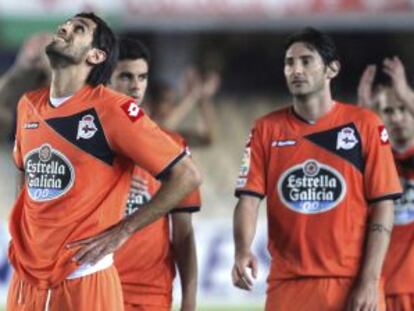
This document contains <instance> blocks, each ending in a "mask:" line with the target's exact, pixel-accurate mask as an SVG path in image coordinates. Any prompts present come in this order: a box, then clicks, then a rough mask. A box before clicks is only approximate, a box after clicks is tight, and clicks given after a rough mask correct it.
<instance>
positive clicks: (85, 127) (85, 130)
mask: <svg viewBox="0 0 414 311" xmlns="http://www.w3.org/2000/svg"><path fill="white" fill-rule="evenodd" d="M94 120H95V118H94V117H93V116H92V115H90V114H88V115H86V116H83V117H82V119H81V120H80V121H79V125H78V134H77V135H76V140H79V139H81V138H83V139H89V138H92V137H93V135H95V133H96V132H97V131H98V128H97V127H96V125H95V123H94V122H93V121H94Z"/></svg>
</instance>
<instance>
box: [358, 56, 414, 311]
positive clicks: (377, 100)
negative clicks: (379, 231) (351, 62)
mask: <svg viewBox="0 0 414 311" xmlns="http://www.w3.org/2000/svg"><path fill="white" fill-rule="evenodd" d="M382 71H383V72H385V73H386V74H387V75H388V77H390V78H391V83H390V84H389V83H386V82H385V83H383V84H382V85H378V86H376V87H373V84H374V83H373V82H374V78H375V75H376V66H375V65H370V66H368V67H367V68H366V70H365V71H364V73H363V75H362V76H361V80H360V83H359V88H358V98H359V101H358V102H359V104H361V105H363V106H365V107H367V108H370V109H373V110H374V111H376V112H378V114H379V115H380V117H381V118H382V120H384V123H385V126H386V127H387V129H388V131H389V133H390V140H391V146H392V149H393V153H394V158H395V163H396V165H397V168H398V173H399V175H400V179H401V182H402V184H403V190H404V192H403V195H402V197H401V198H400V199H398V200H397V201H395V213H394V229H393V232H392V235H391V241H390V247H389V250H388V255H387V257H386V258H385V262H384V270H383V272H384V278H385V298H386V304H387V311H400V310H403V311H410V310H414V265H413V263H414V197H413V193H414V109H413V108H414V92H413V91H412V89H411V88H410V86H409V84H408V82H407V79H406V75H405V69H404V65H403V64H402V62H401V61H400V59H399V58H398V57H393V58H387V59H385V60H384V62H383V68H382Z"/></svg>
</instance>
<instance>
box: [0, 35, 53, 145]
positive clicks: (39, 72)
mask: <svg viewBox="0 0 414 311" xmlns="http://www.w3.org/2000/svg"><path fill="white" fill-rule="evenodd" d="M50 40H51V34H49V33H39V34H35V35H33V36H31V37H30V38H29V39H27V40H26V41H25V42H24V43H23V45H22V47H21V48H20V51H19V52H18V54H17V56H16V61H15V63H14V64H13V65H12V66H11V67H10V69H9V70H8V71H7V72H6V73H5V74H4V75H3V76H2V77H1V78H0V141H4V140H5V139H6V137H7V136H8V135H9V134H10V132H11V128H12V125H13V121H14V112H15V110H16V105H17V102H18V101H19V99H20V97H21V96H22V95H23V93H25V92H27V91H30V90H34V89H38V88H40V87H42V86H45V85H47V84H48V83H49V81H50V68H49V62H48V60H47V58H46V54H45V47H46V45H47V44H48V43H49V42H50Z"/></svg>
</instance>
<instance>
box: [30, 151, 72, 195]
mask: <svg viewBox="0 0 414 311" xmlns="http://www.w3.org/2000/svg"><path fill="white" fill-rule="evenodd" d="M24 168H25V173H26V178H25V180H26V186H27V190H28V191H27V192H28V194H29V196H30V198H31V199H32V200H33V201H37V202H43V201H50V200H53V199H56V198H58V197H61V196H62V195H64V194H65V193H67V192H68V191H69V190H70V189H71V188H72V186H73V183H74V180H75V171H74V169H73V165H72V164H71V162H70V161H69V160H68V159H67V158H66V156H65V155H64V154H63V153H61V152H59V151H58V150H56V149H53V148H52V146H51V145H49V144H44V145H42V146H40V147H39V148H36V149H34V150H32V151H30V152H29V153H28V154H27V155H26V157H25V160H24Z"/></svg>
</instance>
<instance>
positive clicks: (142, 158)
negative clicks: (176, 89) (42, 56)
mask: <svg viewBox="0 0 414 311" xmlns="http://www.w3.org/2000/svg"><path fill="white" fill-rule="evenodd" d="M46 53H47V55H48V58H49V61H50V64H51V68H52V78H51V85H50V87H47V88H44V89H40V90H37V91H33V92H29V93H26V94H25V95H24V96H23V97H22V99H21V100H20V102H19V105H18V113H17V119H18V120H17V129H16V141H15V148H14V159H15V162H16V165H17V167H18V168H19V169H20V170H21V174H20V175H21V180H22V183H21V186H22V189H21V191H20V193H19V196H18V198H17V200H16V203H15V205H14V207H13V211H12V215H11V219H10V233H11V237H12V239H11V243H10V249H9V258H10V261H11V263H12V265H13V268H14V270H15V273H14V275H13V278H12V281H11V284H10V287H9V293H8V300H7V309H8V310H31V311H32V310H34V311H36V310H56V311H57V310H59V311H60V310H85V311H86V310H88V311H89V310H123V308H124V307H123V300H122V289H121V285H120V281H119V277H118V274H117V272H116V269H115V267H114V266H113V264H112V263H113V258H112V253H113V252H115V251H116V250H117V249H118V248H119V247H121V246H122V245H123V244H124V243H125V242H126V241H127V239H128V238H130V237H131V236H132V235H133V234H134V233H135V232H136V231H138V230H140V229H142V228H143V227H144V226H146V225H148V224H150V223H152V222H154V221H155V220H157V219H158V218H161V217H163V216H164V215H166V214H167V213H169V211H170V210H172V209H173V208H175V207H176V206H177V204H178V203H179V202H180V201H181V200H182V199H183V198H184V197H185V196H186V195H187V194H189V193H190V192H191V191H193V190H194V189H195V188H196V187H197V186H198V185H199V184H200V176H199V173H198V171H197V169H196V168H195V166H194V164H193V162H192V160H191V159H190V157H188V156H187V153H186V151H185V150H184V149H183V148H182V147H181V146H179V145H177V144H176V143H174V142H173V141H172V140H171V139H170V137H169V136H167V135H165V133H164V132H163V131H161V130H160V129H159V128H158V126H157V125H156V124H155V123H154V122H152V121H151V120H150V119H149V118H148V117H147V116H146V115H145V113H144V112H143V111H142V110H141V109H140V108H139V107H138V106H137V105H136V103H135V101H134V100H133V99H132V98H130V97H128V96H125V95H123V94H119V93H116V92H114V91H112V90H110V89H109V88H106V87H105V86H104V84H106V83H107V82H108V81H109V79H110V77H111V74H112V71H113V69H114V66H115V64H116V61H117V55H118V53H117V43H116V39H115V36H114V34H113V33H112V30H111V29H110V28H109V27H108V26H107V25H106V23H105V22H104V21H103V20H102V19H100V18H99V17H97V16H96V15H94V14H93V13H81V14H77V15H76V16H74V17H72V18H70V19H69V20H67V21H66V22H65V23H63V24H62V25H61V26H59V28H58V31H57V33H56V35H55V36H54V37H53V40H52V42H51V43H50V44H49V45H48V46H47V48H46ZM135 165H139V166H140V167H143V168H145V169H146V170H147V171H148V172H150V173H151V174H152V175H154V176H157V178H159V179H162V181H163V182H162V185H161V186H160V189H159V191H158V192H157V194H156V195H155V196H154V197H153V199H152V200H151V201H150V202H148V203H146V204H144V205H143V208H142V209H139V210H137V211H136V212H135V213H132V214H131V215H129V216H128V217H126V218H122V214H123V211H124V206H125V202H126V193H127V192H128V190H129V186H130V180H131V173H132V170H133V168H134V166H135ZM138 260H139V259H138Z"/></svg>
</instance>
